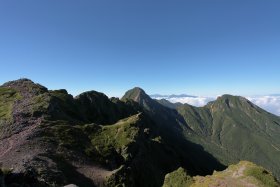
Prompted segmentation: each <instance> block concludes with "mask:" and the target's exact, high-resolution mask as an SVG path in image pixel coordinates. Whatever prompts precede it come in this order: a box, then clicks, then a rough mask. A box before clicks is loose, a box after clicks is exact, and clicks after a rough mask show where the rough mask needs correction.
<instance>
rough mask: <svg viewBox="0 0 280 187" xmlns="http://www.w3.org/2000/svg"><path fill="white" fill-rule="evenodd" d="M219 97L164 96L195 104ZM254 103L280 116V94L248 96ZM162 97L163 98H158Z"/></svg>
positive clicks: (172, 99) (174, 101) (173, 101)
mask: <svg viewBox="0 0 280 187" xmlns="http://www.w3.org/2000/svg"><path fill="white" fill-rule="evenodd" d="M216 98H217V97H207V96H206V97H171V98H164V99H167V100H169V101H170V102H172V103H176V102H180V103H188V104H190V105H193V106H198V107H200V106H204V105H206V104H207V103H208V102H210V101H214V100H215V99H216ZM246 98H247V99H248V100H250V101H251V102H252V103H254V104H256V105H258V106H259V107H261V108H263V109H265V110H266V111H268V112H271V113H273V114H275V115H278V116H280V96H248V97H246ZM156 99H161V98H156Z"/></svg>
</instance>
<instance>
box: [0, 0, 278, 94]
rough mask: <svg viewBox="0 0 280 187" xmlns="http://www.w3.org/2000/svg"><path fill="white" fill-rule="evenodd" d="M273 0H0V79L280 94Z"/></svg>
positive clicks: (114, 88) (76, 86)
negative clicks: (22, 78)
mask: <svg viewBox="0 0 280 187" xmlns="http://www.w3.org/2000/svg"><path fill="white" fill-rule="evenodd" d="M279 7H280V1H279V0H266V1H265V0H262V1H260V0H226V1H225V0H211V1H210V0H182V1H179V0H170V1H167V0H141V1H136V0H117V1H116V0H83V1H77V0H75V1H74V0H59V1H58V0H41V1H38V0H33V1H31V0H25V1H22V0H17V1H16V0H0V65H1V76H0V83H4V82H6V81H8V80H14V79H18V78H21V77H27V78H30V79H32V80H34V81H35V82H39V83H41V84H43V85H45V86H47V87H48V88H50V89H57V88H66V89H67V90H68V91H69V92H70V93H72V94H74V95H76V94H78V93H80V92H82V91H86V90H97V91H102V92H104V93H106V94H107V95H109V96H121V95H122V94H123V93H124V92H125V91H126V90H128V89H130V88H132V87H134V86H140V87H142V88H143V89H145V90H146V91H147V92H148V93H150V94H153V93H162V94H170V93H175V94H179V93H188V94H193V95H218V94H224V93H230V94H237V95H258V94H272V93H280V86H279V82H280V74H279V72H280V70H279V69H280V21H279V20H280V11H279Z"/></svg>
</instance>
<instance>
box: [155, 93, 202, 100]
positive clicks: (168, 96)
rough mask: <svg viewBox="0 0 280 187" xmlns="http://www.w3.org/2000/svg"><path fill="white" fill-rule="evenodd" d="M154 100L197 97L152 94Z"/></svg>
mask: <svg viewBox="0 0 280 187" xmlns="http://www.w3.org/2000/svg"><path fill="white" fill-rule="evenodd" d="M150 97H151V98H153V99H168V98H182V97H192V98H196V97H197V96H193V95H187V94H178V95H176V94H171V95H161V94H152V95H150Z"/></svg>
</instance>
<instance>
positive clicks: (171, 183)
mask: <svg viewBox="0 0 280 187" xmlns="http://www.w3.org/2000/svg"><path fill="white" fill-rule="evenodd" d="M193 182H194V181H193V178H192V177H191V176H189V175H188V174H187V171H186V170H185V169H184V168H181V167H180V168H178V169H177V170H176V171H173V172H172V173H169V174H167V175H166V176H165V179H164V184H163V187H181V186H182V187H183V186H184V187H189V186H191V184H193Z"/></svg>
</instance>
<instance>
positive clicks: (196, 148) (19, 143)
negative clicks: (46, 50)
mask: <svg viewBox="0 0 280 187" xmlns="http://www.w3.org/2000/svg"><path fill="white" fill-rule="evenodd" d="M279 124H280V119H279V117H276V116H273V115H271V114H269V113H267V112H265V111H263V110H262V109H260V108H258V107H257V106H255V105H253V104H252V103H250V102H248V101H247V100H244V99H243V98H240V97H232V96H229V95H227V96H223V97H221V98H219V99H218V100H217V101H215V102H212V103H209V104H208V105H207V106H206V107H204V108H196V107H192V106H190V105H178V107H174V108H173V109H171V108H168V107H165V106H163V105H162V104H160V103H159V102H157V101H155V100H153V99H151V98H150V97H149V96H148V95H147V94H146V93H145V92H144V91H143V90H142V89H141V88H134V89H132V90H130V91H128V92H127V93H126V94H125V96H124V97H123V98H122V99H121V100H119V99H118V98H111V99H109V98H108V97H107V96H106V95H104V94H102V93H99V92H96V91H90V92H85V93H82V94H80V95H79V96H77V97H75V98H74V97H73V96H72V95H70V94H68V93H67V91H66V90H63V89H62V90H48V89H47V88H45V87H43V86H41V85H39V84H35V83H34V82H32V81H31V80H28V79H20V80H17V81H11V82H8V83H5V84H4V85H2V86H0V163H1V168H3V170H5V171H7V169H5V168H13V170H12V171H11V172H10V173H8V174H5V175H2V178H0V182H1V179H4V178H5V181H4V182H3V180H2V183H6V184H11V181H15V182H16V183H17V184H20V185H23V184H26V185H27V184H28V185H29V186H65V185H68V184H73V185H78V186H104V185H105V186H117V185H125V186H162V184H163V182H164V177H165V175H166V174H167V173H169V172H172V171H174V170H175V169H176V168H178V167H182V168H185V170H186V171H187V173H188V175H190V176H194V175H207V174H211V173H212V172H213V171H214V170H222V169H224V168H225V166H224V165H223V164H228V163H232V162H235V161H236V160H237V159H247V158H248V160H250V159H251V160H253V161H256V162H257V163H260V164H262V165H263V166H267V168H268V169H270V170H272V171H273V172H275V174H276V175H278V171H279V169H278V168H280V166H279V167H278V165H279V163H280V162H278V160H277V159H278V158H280V156H279V157H277V155H278V152H277V145H279V143H280V139H279V136H276V135H277V134H279V132H280V129H279V128H280V127H279ZM234 129H239V130H238V131H234ZM248 129H249V130H248ZM231 132H234V133H231ZM238 132H242V134H243V133H244V134H243V135H246V136H247V134H246V133H247V132H254V135H248V137H250V138H249V139H248V138H246V136H242V137H241V138H240V136H239V135H240V133H238ZM227 133H229V134H227ZM227 137H228V138H229V140H228V141H227ZM237 137H238V138H240V141H242V142H246V143H247V144H246V145H245V144H242V143H240V141H239V139H238V138H237ZM256 137H257V138H256ZM234 138H235V139H236V141H233V139H234ZM259 139H262V140H263V141H262V142H259V141H257V140H259ZM230 142H232V145H233V146H229V145H231V144H230ZM268 143H271V145H269V146H270V147H269V146H268ZM247 145H249V148H254V149H253V150H251V152H253V153H254V154H257V152H261V153H262V154H263V155H265V156H267V158H268V159H264V158H262V157H260V158H261V159H260V160H254V159H255V158H254V157H253V156H252V154H250V153H248V152H246V151H244V150H246V146H247ZM256 145H257V146H256ZM272 145H273V149H275V150H273V151H271V150H268V149H271V146H272ZM239 147H240V148H242V149H239ZM237 148H238V149H237ZM205 150H207V151H205ZM254 151H255V152H254ZM209 153H212V155H211V154H209ZM213 155H214V156H215V157H214V156H213ZM216 158H217V159H218V160H217V159H216ZM221 162H222V163H223V164H221ZM273 166H275V167H273ZM1 171H2V170H1ZM3 176H4V177H3Z"/></svg>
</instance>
